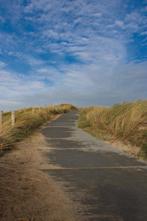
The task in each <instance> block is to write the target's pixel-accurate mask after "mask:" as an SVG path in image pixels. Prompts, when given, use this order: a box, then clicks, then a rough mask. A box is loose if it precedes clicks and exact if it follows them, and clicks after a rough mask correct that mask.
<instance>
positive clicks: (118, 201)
mask: <svg viewBox="0 0 147 221" xmlns="http://www.w3.org/2000/svg"><path fill="white" fill-rule="evenodd" d="M77 118H78V113H77V112H70V113H67V114H65V115H62V116H61V117H60V118H58V119H57V120H55V121H53V122H50V123H49V124H48V125H47V126H45V127H44V128H43V129H42V133H43V134H44V135H45V137H46V139H47V142H48V145H49V147H50V151H49V153H48V159H49V164H50V165H53V168H51V169H48V170H47V172H48V174H49V175H50V176H52V177H53V178H54V179H55V180H56V182H57V183H60V184H62V186H63V187H64V190H65V191H66V192H67V193H68V194H69V197H70V198H71V199H72V201H73V202H74V204H75V205H77V206H76V212H77V214H78V215H79V217H80V218H79V220H80V221H81V220H82V221H83V220H84V221H147V165H146V164H145V163H143V162H141V161H137V160H136V159H134V158H131V157H129V156H127V155H126V154H123V153H121V152H120V151H119V150H117V148H114V147H112V146H111V145H109V144H106V143H105V142H103V141H100V140H98V139H96V138H94V137H92V136H91V135H89V134H88V133H86V132H84V131H82V130H81V129H79V128H78V127H77V125H76V124H77Z"/></svg>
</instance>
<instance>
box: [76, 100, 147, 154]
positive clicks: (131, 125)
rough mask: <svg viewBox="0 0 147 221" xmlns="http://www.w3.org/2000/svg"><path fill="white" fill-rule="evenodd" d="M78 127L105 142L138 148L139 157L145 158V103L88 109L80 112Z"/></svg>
mask: <svg viewBox="0 0 147 221" xmlns="http://www.w3.org/2000/svg"><path fill="white" fill-rule="evenodd" d="M79 127H81V128H83V129H85V130H87V131H88V132H90V133H92V134H93V135H95V136H97V137H99V138H102V139H105V140H114V139H116V140H120V141H122V142H123V143H125V144H131V145H132V148H133V146H138V147H140V152H139V156H141V157H143V158H147V101H146V100H145V101H136V102H132V103H123V104H117V105H114V106H112V107H110V108H109V107H108V108H106V107H89V108H83V109H81V112H80V117H79Z"/></svg>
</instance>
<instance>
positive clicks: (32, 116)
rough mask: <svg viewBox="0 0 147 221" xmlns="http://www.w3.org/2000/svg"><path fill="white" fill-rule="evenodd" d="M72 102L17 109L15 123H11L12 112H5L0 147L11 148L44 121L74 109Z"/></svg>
mask: <svg viewBox="0 0 147 221" xmlns="http://www.w3.org/2000/svg"><path fill="white" fill-rule="evenodd" d="M74 109H75V107H74V106H72V105H70V104H61V105H52V106H48V107H45V108H42V107H40V108H38V107H36V108H27V109H21V110H18V111H15V119H16V121H15V125H14V126H12V125H11V113H10V112H7V113H4V114H3V124H2V128H1V131H0V149H3V150H4V149H11V148H12V146H13V145H14V144H15V143H16V142H18V141H21V140H22V139H23V138H25V137H27V136H28V135H30V134H31V133H32V132H33V131H34V130H35V129H36V128H39V127H40V126H41V125H42V124H43V123H45V122H47V121H49V120H51V119H53V118H54V117H55V116H56V115H58V114H63V113H66V112H69V111H71V110H74Z"/></svg>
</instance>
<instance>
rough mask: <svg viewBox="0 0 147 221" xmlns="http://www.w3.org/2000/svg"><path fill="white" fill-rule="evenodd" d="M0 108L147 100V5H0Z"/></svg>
mask: <svg viewBox="0 0 147 221" xmlns="http://www.w3.org/2000/svg"><path fill="white" fill-rule="evenodd" d="M0 30H1V31H0V108H1V109H15V108H20V107H25V106H32V105H46V104H50V103H59V102H70V103H74V104H76V105H93V104H97V105H111V104H114V103H118V102H123V101H130V100H135V99H146V98H147V86H146V85H147V0H54V1H52V0H37V1H36V0H0Z"/></svg>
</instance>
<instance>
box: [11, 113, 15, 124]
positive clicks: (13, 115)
mask: <svg viewBox="0 0 147 221" xmlns="http://www.w3.org/2000/svg"><path fill="white" fill-rule="evenodd" d="M11 125H12V127H14V125H15V111H12V112H11Z"/></svg>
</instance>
